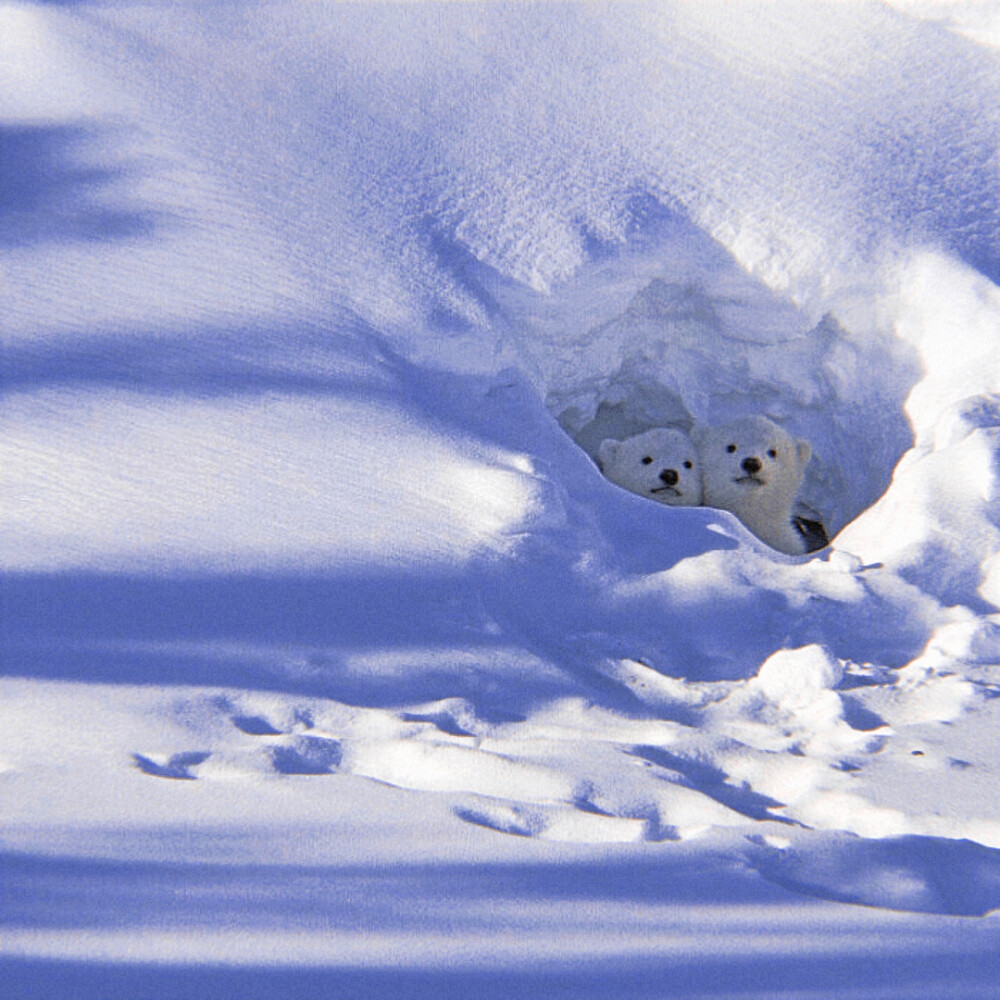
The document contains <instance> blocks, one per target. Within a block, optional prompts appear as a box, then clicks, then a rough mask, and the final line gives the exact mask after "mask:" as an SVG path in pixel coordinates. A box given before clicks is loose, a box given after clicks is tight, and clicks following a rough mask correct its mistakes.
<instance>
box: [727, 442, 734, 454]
mask: <svg viewBox="0 0 1000 1000" xmlns="http://www.w3.org/2000/svg"><path fill="white" fill-rule="evenodd" d="M726 451H728V452H729V453H730V454H732V453H733V452H734V451H736V445H734V444H731V445H729V447H727V448H726Z"/></svg>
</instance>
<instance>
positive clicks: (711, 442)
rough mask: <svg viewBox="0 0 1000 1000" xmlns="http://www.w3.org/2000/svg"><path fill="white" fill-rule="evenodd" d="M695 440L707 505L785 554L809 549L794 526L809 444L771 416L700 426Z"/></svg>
mask: <svg viewBox="0 0 1000 1000" xmlns="http://www.w3.org/2000/svg"><path fill="white" fill-rule="evenodd" d="M695 438H696V440H697V442H698V452H699V455H700V457H701V468H702V485H703V496H704V503H705V505H706V506H708V507H718V508H719V509H720V510H728V511H731V512H732V513H733V514H735V515H736V516H737V517H738V518H739V519H740V520H741V521H742V522H743V523H744V524H745V525H746V526H747V528H749V530H750V531H752V532H753V533H754V534H755V535H756V536H757V537H758V538H760V539H761V540H762V541H764V542H767V544H768V545H770V546H771V547H772V548H775V549H778V550H779V551H780V552H787V553H789V554H792V555H798V554H801V553H803V552H805V551H806V544H805V540H804V539H803V537H802V535H801V534H800V532H799V531H798V530H796V528H795V527H794V526H793V524H792V505H793V503H794V502H795V496H796V494H797V493H798V491H799V487H800V486H801V485H802V477H803V475H804V474H805V468H806V463H807V462H808V461H809V458H810V455H811V454H812V450H811V449H810V447H809V444H808V443H807V442H806V441H796V440H795V439H794V438H793V437H791V436H790V435H789V434H788V432H787V431H785V430H784V429H783V428H781V427H779V426H778V425H777V424H775V423H773V422H772V421H770V420H768V419H767V418H766V417H746V418H744V419H743V420H734V421H733V422H732V423H729V424H725V425H724V426H720V427H704V428H700V429H699V430H698V431H697V432H696V434H695ZM755 463H756V464H755ZM754 469H757V470H758V471H755V472H754V471H752V470H754Z"/></svg>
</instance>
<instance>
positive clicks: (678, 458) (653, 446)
mask: <svg viewBox="0 0 1000 1000" xmlns="http://www.w3.org/2000/svg"><path fill="white" fill-rule="evenodd" d="M597 458H598V462H599V463H600V466H601V471H602V472H603V473H604V475H605V476H607V477H608V479H610V480H611V481H612V482H613V483H617V484H618V485H619V486H624V487H625V489H627V490H631V491H632V492H633V493H638V494H639V495H640V496H644V497H649V498H650V499H651V500H657V501H659V502H660V503H665V504H670V505H671V506H675V507H678V506H682V507H696V506H697V505H698V504H700V503H701V468H700V464H699V462H698V450H697V448H696V447H695V445H694V443H693V442H692V441H691V439H690V438H689V437H688V436H687V434H685V433H684V432H683V431H679V430H675V429H673V428H669V427H656V428H654V429H653V430H650V431H646V432H645V433H644V434H637V435H636V436H635V437H630V438H626V439H625V440H624V441H617V440H615V439H614V438H608V439H607V440H605V441H602V442H601V445H600V447H599V448H598V450H597Z"/></svg>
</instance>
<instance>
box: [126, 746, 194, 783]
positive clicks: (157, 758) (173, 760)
mask: <svg viewBox="0 0 1000 1000" xmlns="http://www.w3.org/2000/svg"><path fill="white" fill-rule="evenodd" d="M211 756H212V755H211V753H210V752H208V751H200V750H195V751H189V752H187V753H175V754H171V755H170V756H169V757H168V756H165V755H162V754H149V755H147V754H141V753H134V754H132V759H133V760H134V761H135V764H136V767H138V768H139V770H140V771H142V772H143V773H144V774H151V775H153V776H154V777H156V778H176V779H180V780H183V781H193V780H194V779H195V778H196V777H197V775H195V774H192V773H191V769H192V768H194V767H197V766H198V765H199V764H204V762H205V761H206V760H208V758H209V757H211Z"/></svg>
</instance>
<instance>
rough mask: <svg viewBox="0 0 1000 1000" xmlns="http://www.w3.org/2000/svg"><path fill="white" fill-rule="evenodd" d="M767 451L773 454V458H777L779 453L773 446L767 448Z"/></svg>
mask: <svg viewBox="0 0 1000 1000" xmlns="http://www.w3.org/2000/svg"><path fill="white" fill-rule="evenodd" d="M767 453H768V455H770V456H771V458H777V457H778V453H777V452H776V451H775V450H774V449H773V448H768V449H767Z"/></svg>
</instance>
